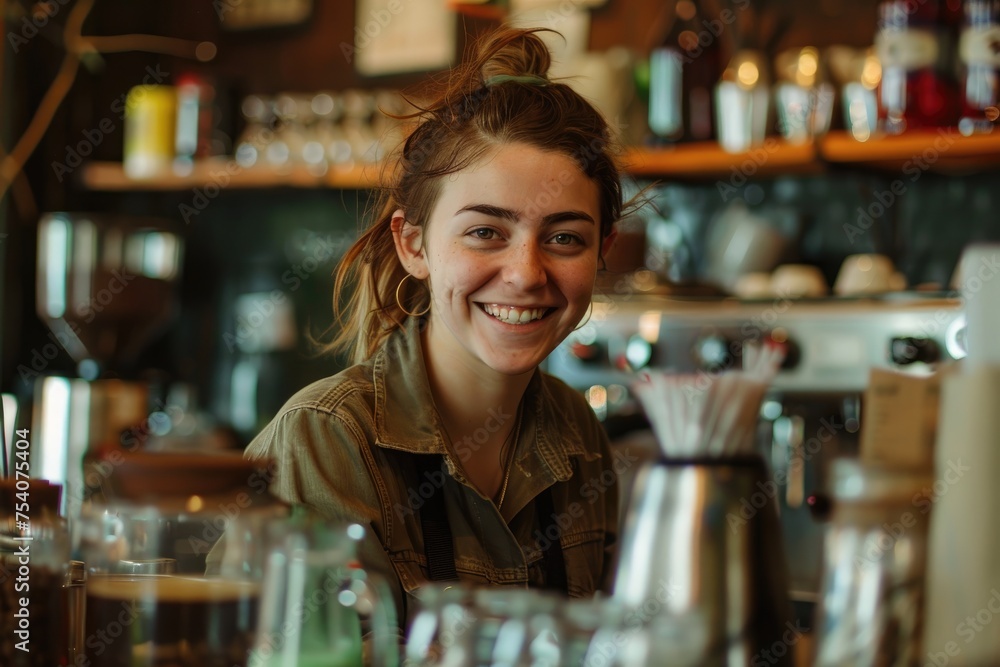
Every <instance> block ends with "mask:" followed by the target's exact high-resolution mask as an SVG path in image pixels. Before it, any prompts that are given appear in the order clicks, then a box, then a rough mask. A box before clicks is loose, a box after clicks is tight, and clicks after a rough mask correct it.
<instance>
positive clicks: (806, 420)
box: [546, 282, 965, 621]
mask: <svg viewBox="0 0 1000 667" xmlns="http://www.w3.org/2000/svg"><path fill="white" fill-rule="evenodd" d="M622 285H623V286H624V287H623V288H622V289H619V290H617V291H616V293H615V295H614V296H613V297H602V298H598V299H595V301H594V304H593V315H592V317H591V319H590V321H589V322H588V323H587V324H586V325H585V326H583V327H581V328H580V329H579V330H577V331H575V332H573V333H572V334H571V335H570V336H569V337H568V338H567V339H566V340H565V341H564V342H563V344H562V345H561V346H560V347H559V348H557V349H556V350H555V351H554V352H553V354H552V355H550V357H549V359H548V360H547V362H546V370H547V371H548V372H549V373H552V374H553V375H555V376H557V377H559V378H561V379H562V380H564V381H565V382H567V383H568V384H569V385H571V386H573V387H574V388H576V389H578V390H579V391H581V392H583V393H584V395H585V396H586V398H587V400H588V401H589V403H590V405H591V407H592V408H593V409H594V411H595V412H596V413H597V415H598V416H599V417H600V418H601V419H602V420H603V422H604V424H605V428H606V430H607V432H608V434H609V436H610V438H611V441H612V445H613V447H614V448H618V449H628V454H629V456H630V457H637V458H639V459H640V460H651V459H653V458H655V457H657V456H659V448H658V447H657V445H656V443H655V441H654V440H653V436H652V433H651V431H650V430H649V424H648V421H647V420H646V419H645V417H644V415H643V413H642V411H641V409H640V407H639V404H638V402H637V401H636V399H635V396H634V395H633V393H632V390H631V386H630V385H631V383H632V382H634V381H635V379H636V378H637V373H638V372H640V371H642V370H646V369H649V370H660V371H670V372H678V373H694V374H698V375H701V376H703V377H704V379H705V381H706V382H710V381H711V380H712V378H713V377H714V376H715V375H716V374H719V373H722V372H724V371H726V370H728V369H740V368H741V366H742V354H743V347H744V345H746V344H748V343H757V342H768V341H770V342H773V343H778V344H781V345H782V346H784V348H785V350H786V358H785V360H784V364H783V366H782V367H781V369H780V371H779V372H778V374H777V377H776V379H775V380H774V382H773V383H772V386H771V389H770V391H769V393H768V395H767V396H766V398H765V400H764V402H763V405H762V408H761V411H760V419H759V421H758V426H757V438H756V440H757V450H758V452H759V453H760V454H761V455H762V456H763V457H764V459H765V460H766V461H767V463H768V464H769V469H770V473H771V475H772V478H773V480H774V481H775V482H776V483H775V484H773V485H771V484H764V485H762V487H763V488H762V489H760V491H761V493H760V494H750V495H749V497H748V498H747V503H748V506H747V507H746V508H744V509H745V510H746V512H747V513H748V514H751V513H753V512H755V511H756V509H757V508H755V507H754V503H763V502H772V501H773V502H776V504H777V508H778V512H779V516H780V524H781V534H782V536H783V537H782V541H783V544H781V545H774V548H783V549H784V555H785V560H786V562H787V567H788V575H789V588H790V590H789V595H790V598H791V600H792V601H793V602H795V603H796V610H797V614H798V615H799V617H800V618H802V619H805V620H806V621H808V619H809V617H810V614H811V611H812V606H813V604H814V603H815V601H816V598H817V594H818V591H819V590H820V585H821V577H822V567H823V563H822V553H823V538H824V534H825V530H826V528H825V524H824V523H823V521H822V516H821V514H822V509H823V499H824V498H826V497H827V489H826V488H825V484H826V479H827V478H828V470H829V469H830V466H831V465H832V462H833V461H834V459H837V458H841V457H856V456H857V454H858V445H859V435H860V428H861V420H862V419H863V418H864V414H863V410H862V396H863V392H864V390H865V388H866V387H867V385H868V376H869V371H870V369H871V368H872V367H876V366H877V367H889V368H894V369H896V370H901V371H905V372H910V373H923V374H926V373H929V372H930V371H931V370H932V368H933V367H934V366H935V365H936V364H938V363H941V362H948V361H952V360H956V359H960V358H962V357H963V356H964V354H965V351H964V320H963V316H962V313H961V304H960V301H959V300H958V299H957V298H951V297H950V296H949V295H946V294H940V293H937V294H922V293H917V292H902V293H888V294H884V295H874V296H866V297H826V298H815V299H789V298H770V299H762V300H744V299H735V298H729V297H706V296H684V295H678V294H676V293H672V294H671V293H665V291H664V290H663V288H662V286H659V287H657V286H656V285H654V284H652V283H650V287H649V288H648V289H643V288H642V285H641V284H640V283H637V282H628V283H627V284H626V283H624V282H623V283H622ZM640 467H641V466H632V469H630V471H626V473H625V474H624V475H623V476H622V478H621V479H620V485H619V487H620V491H621V493H622V499H623V516H624V513H625V509H626V508H625V504H626V502H627V499H629V497H630V493H631V491H630V486H631V481H632V477H633V476H634V473H635V472H637V471H638V469H639V468H640ZM758 495H759V496H760V497H757V496H758Z"/></svg>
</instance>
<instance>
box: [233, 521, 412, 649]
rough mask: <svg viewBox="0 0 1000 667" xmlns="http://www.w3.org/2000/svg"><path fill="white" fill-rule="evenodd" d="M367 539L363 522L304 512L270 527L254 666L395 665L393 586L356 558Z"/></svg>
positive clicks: (396, 633) (265, 545)
mask: <svg viewBox="0 0 1000 667" xmlns="http://www.w3.org/2000/svg"><path fill="white" fill-rule="evenodd" d="M364 536H365V531H364V528H363V527H362V526H360V525H358V524H338V523H332V522H328V521H325V520H323V519H322V518H320V517H317V516H314V515H310V514H308V513H307V512H306V511H305V508H302V507H297V508H295V511H294V513H293V516H292V517H291V518H290V519H289V520H288V521H286V522H283V523H275V524H272V525H270V526H269V527H268V531H267V535H266V536H265V542H264V545H263V549H264V551H265V552H266V558H265V561H266V566H265V570H264V576H263V585H262V591H261V597H260V621H259V624H258V631H257V634H256V640H255V642H254V646H253V650H252V651H251V652H250V661H249V666H250V667H355V666H356V667H361V665H371V666H373V667H397V665H398V664H399V646H398V644H399V638H400V637H399V632H398V625H397V620H396V619H397V614H396V609H395V604H394V602H393V598H392V594H391V592H390V590H389V587H388V584H387V583H386V582H385V581H384V580H382V579H380V578H379V577H378V576H375V575H372V574H371V573H369V572H367V571H365V570H364V568H362V567H361V565H360V563H359V562H358V561H357V544H358V542H359V541H361V540H362V539H364ZM224 569H225V568H224Z"/></svg>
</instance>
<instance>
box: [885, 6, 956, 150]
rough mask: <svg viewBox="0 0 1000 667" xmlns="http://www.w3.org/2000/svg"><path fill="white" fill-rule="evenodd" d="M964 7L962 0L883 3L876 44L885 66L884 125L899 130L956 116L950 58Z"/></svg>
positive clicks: (944, 121)
mask: <svg viewBox="0 0 1000 667" xmlns="http://www.w3.org/2000/svg"><path fill="white" fill-rule="evenodd" d="M960 12H961V4H960V2H958V0H926V1H925V2H920V3H913V2H911V1H910V0H889V1H888V2H883V3H881V4H880V5H879V25H878V33H877V34H876V36H875V49H876V52H877V54H878V57H879V60H880V62H881V66H882V80H881V83H880V84H879V121H880V125H881V129H882V130H883V131H885V132H887V133H889V134H899V133H901V132H904V131H906V130H908V129H915V128H922V127H945V126H953V125H954V124H955V123H956V122H957V120H958V113H959V110H958V106H959V103H958V85H957V83H956V82H955V79H954V74H953V67H952V63H953V50H954V43H955V36H956V32H957V27H958V22H959V18H960Z"/></svg>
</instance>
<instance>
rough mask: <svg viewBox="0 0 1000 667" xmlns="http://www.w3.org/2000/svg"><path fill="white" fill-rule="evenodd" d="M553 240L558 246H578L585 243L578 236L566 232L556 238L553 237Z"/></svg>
mask: <svg viewBox="0 0 1000 667" xmlns="http://www.w3.org/2000/svg"><path fill="white" fill-rule="evenodd" d="M552 240H553V241H554V242H555V243H556V245H572V244H574V243H576V244H582V243H583V240H582V239H581V238H580V237H579V236H577V235H576V234H567V233H566V232H563V233H562V234H556V235H555V236H553V237H552Z"/></svg>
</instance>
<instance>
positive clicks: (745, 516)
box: [614, 456, 802, 667]
mask: <svg viewBox="0 0 1000 667" xmlns="http://www.w3.org/2000/svg"><path fill="white" fill-rule="evenodd" d="M776 494H777V486H776V485H775V483H774V482H773V481H771V479H770V476H769V475H768V471H767V467H766V465H765V463H764V461H763V459H761V458H760V457H757V456H739V457H729V458H724V459H723V458H701V459H684V460H680V459H661V460H659V461H656V462H653V463H650V464H648V465H647V466H646V467H645V468H643V469H642V470H641V471H640V472H639V474H638V476H637V478H636V482H635V485H634V487H633V490H632V496H631V499H630V504H629V507H628V512H627V515H626V521H625V528H624V534H623V540H622V549H621V553H620V559H619V564H618V569H617V572H616V577H615V585H614V596H615V597H616V598H618V599H619V600H621V601H622V602H624V603H625V604H627V605H630V606H632V607H633V608H634V609H636V610H637V612H638V616H637V618H638V619H640V621H641V622H643V623H645V624H646V625H647V626H649V627H650V628H651V630H650V632H649V633H648V634H650V635H651V636H653V637H654V638H655V637H656V636H662V637H665V638H666V637H670V638H671V639H670V643H671V644H673V646H672V647H671V646H664V647H663V651H664V652H665V654H666V655H670V654H673V655H677V654H678V653H682V654H683V655H685V656H688V657H689V659H690V662H691V664H693V665H694V664H697V665H720V666H723V665H724V666H725V667H737V666H749V665H755V664H765V663H766V664H771V665H784V664H787V665H791V664H793V660H792V656H793V654H794V652H795V644H796V643H797V642H798V641H799V639H800V638H801V636H802V632H801V630H800V629H799V628H797V627H796V626H795V625H793V624H792V623H791V618H792V615H791V603H790V602H789V598H788V584H787V580H788V575H787V569H786V565H785V560H784V552H783V549H782V540H781V528H780V524H779V523H778V515H777V509H776V505H775V496H776ZM672 626H679V627H684V628H685V631H684V632H683V633H674V632H669V628H670V627H672ZM657 627H659V630H657ZM664 630H667V631H664ZM678 638H679V639H678ZM677 641H681V642H682V643H683V644H684V645H683V646H677V645H676V642H677ZM656 653H658V651H657V650H655V649H651V652H650V653H649V655H648V660H647V662H649V664H652V661H653V660H654V654H656ZM761 661H763V662H761Z"/></svg>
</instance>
